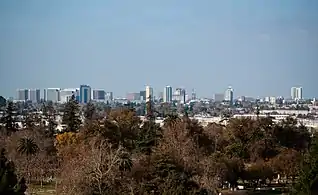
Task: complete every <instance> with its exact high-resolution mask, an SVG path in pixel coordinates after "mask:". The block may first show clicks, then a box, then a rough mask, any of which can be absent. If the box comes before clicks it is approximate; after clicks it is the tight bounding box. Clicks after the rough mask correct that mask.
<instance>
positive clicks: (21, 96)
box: [17, 89, 30, 101]
mask: <svg viewBox="0 0 318 195" xmlns="http://www.w3.org/2000/svg"><path fill="white" fill-rule="evenodd" d="M29 99H30V91H29V89H18V90H17V101H27V100H29Z"/></svg>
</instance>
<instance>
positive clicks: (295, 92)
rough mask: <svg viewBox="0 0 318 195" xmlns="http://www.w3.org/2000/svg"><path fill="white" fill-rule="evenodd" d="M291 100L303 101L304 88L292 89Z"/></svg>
mask: <svg viewBox="0 0 318 195" xmlns="http://www.w3.org/2000/svg"><path fill="white" fill-rule="evenodd" d="M291 98H292V99H293V100H302V99H303V88H302V87H292V88H291Z"/></svg>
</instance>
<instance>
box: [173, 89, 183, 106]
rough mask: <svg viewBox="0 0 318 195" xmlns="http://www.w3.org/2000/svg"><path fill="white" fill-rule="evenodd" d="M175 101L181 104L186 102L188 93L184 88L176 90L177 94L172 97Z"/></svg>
mask: <svg viewBox="0 0 318 195" xmlns="http://www.w3.org/2000/svg"><path fill="white" fill-rule="evenodd" d="M172 99H173V101H177V102H180V103H182V104H184V103H185V102H186V91H185V89H182V88H176V90H175V92H174V93H173V97H172Z"/></svg>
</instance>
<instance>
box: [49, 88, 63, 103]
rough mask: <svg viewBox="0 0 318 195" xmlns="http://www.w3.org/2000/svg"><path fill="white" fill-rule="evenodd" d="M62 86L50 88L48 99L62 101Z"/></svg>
mask: <svg viewBox="0 0 318 195" xmlns="http://www.w3.org/2000/svg"><path fill="white" fill-rule="evenodd" d="M60 90H61V89H60V88H48V89H47V90H46V101H52V102H54V103H56V102H59V101H60Z"/></svg>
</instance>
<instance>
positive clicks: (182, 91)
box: [181, 89, 187, 104]
mask: <svg viewBox="0 0 318 195" xmlns="http://www.w3.org/2000/svg"><path fill="white" fill-rule="evenodd" d="M186 101H187V99H186V90H185V89H182V90H181V103H182V104H185V103H186Z"/></svg>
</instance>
